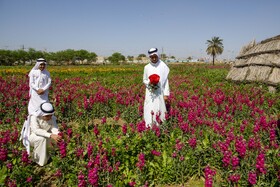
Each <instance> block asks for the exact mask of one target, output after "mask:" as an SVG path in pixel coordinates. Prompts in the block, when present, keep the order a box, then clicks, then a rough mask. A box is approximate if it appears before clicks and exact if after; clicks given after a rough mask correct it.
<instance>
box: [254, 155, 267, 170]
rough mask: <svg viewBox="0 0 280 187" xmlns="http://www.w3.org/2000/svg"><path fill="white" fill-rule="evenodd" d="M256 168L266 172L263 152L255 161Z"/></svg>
mask: <svg viewBox="0 0 280 187" xmlns="http://www.w3.org/2000/svg"><path fill="white" fill-rule="evenodd" d="M256 169H257V170H258V171H259V172H260V173H262V174H266V169H265V155H264V154H263V153H261V154H259V155H258V157H257V161H256Z"/></svg>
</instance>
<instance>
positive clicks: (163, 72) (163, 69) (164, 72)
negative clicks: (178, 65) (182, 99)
mask: <svg viewBox="0 0 280 187" xmlns="http://www.w3.org/2000/svg"><path fill="white" fill-rule="evenodd" d="M148 54H149V57H150V56H152V55H157V57H158V61H157V63H152V62H150V64H151V65H152V66H156V67H157V68H159V69H160V70H159V71H160V75H159V76H160V80H161V84H162V85H164V84H165V83H166V80H167V78H168V74H169V67H168V66H167V65H166V64H165V63H164V62H163V61H161V60H160V55H159V53H158V49H157V48H151V49H150V50H149V51H148Z"/></svg>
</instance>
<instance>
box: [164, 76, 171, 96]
mask: <svg viewBox="0 0 280 187" xmlns="http://www.w3.org/2000/svg"><path fill="white" fill-rule="evenodd" d="M163 95H164V96H169V95H170V91H169V82H168V79H166V82H165V85H164V88H163Z"/></svg>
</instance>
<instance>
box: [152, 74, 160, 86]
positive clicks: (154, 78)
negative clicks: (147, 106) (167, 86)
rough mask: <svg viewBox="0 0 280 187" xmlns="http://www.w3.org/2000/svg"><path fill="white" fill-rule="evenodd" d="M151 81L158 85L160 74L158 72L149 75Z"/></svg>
mask: <svg viewBox="0 0 280 187" xmlns="http://www.w3.org/2000/svg"><path fill="white" fill-rule="evenodd" d="M149 79H150V83H151V84H153V85H156V84H157V83H158V82H159V79H160V76H159V75H158V74H152V75H150V76H149Z"/></svg>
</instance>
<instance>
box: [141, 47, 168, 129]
mask: <svg viewBox="0 0 280 187" xmlns="http://www.w3.org/2000/svg"><path fill="white" fill-rule="evenodd" d="M148 54H149V57H150V63H149V64H147V65H146V66H145V67H144V75H143V82H144V84H145V86H146V93H145V102H144V120H145V123H146V127H151V126H152V125H154V124H155V125H159V124H160V123H162V122H163V121H164V120H165V113H166V105H165V102H167V100H168V96H169V92H170V91H169V83H168V74H169V68H168V66H167V65H166V64H165V63H164V62H163V61H161V60H160V57H159V54H158V49H157V48H151V49H150V50H149V51H148ZM153 74H156V75H158V76H159V77H160V79H159V82H158V84H157V85H156V86H155V85H152V84H151V80H150V79H149V77H150V76H151V75H153Z"/></svg>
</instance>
